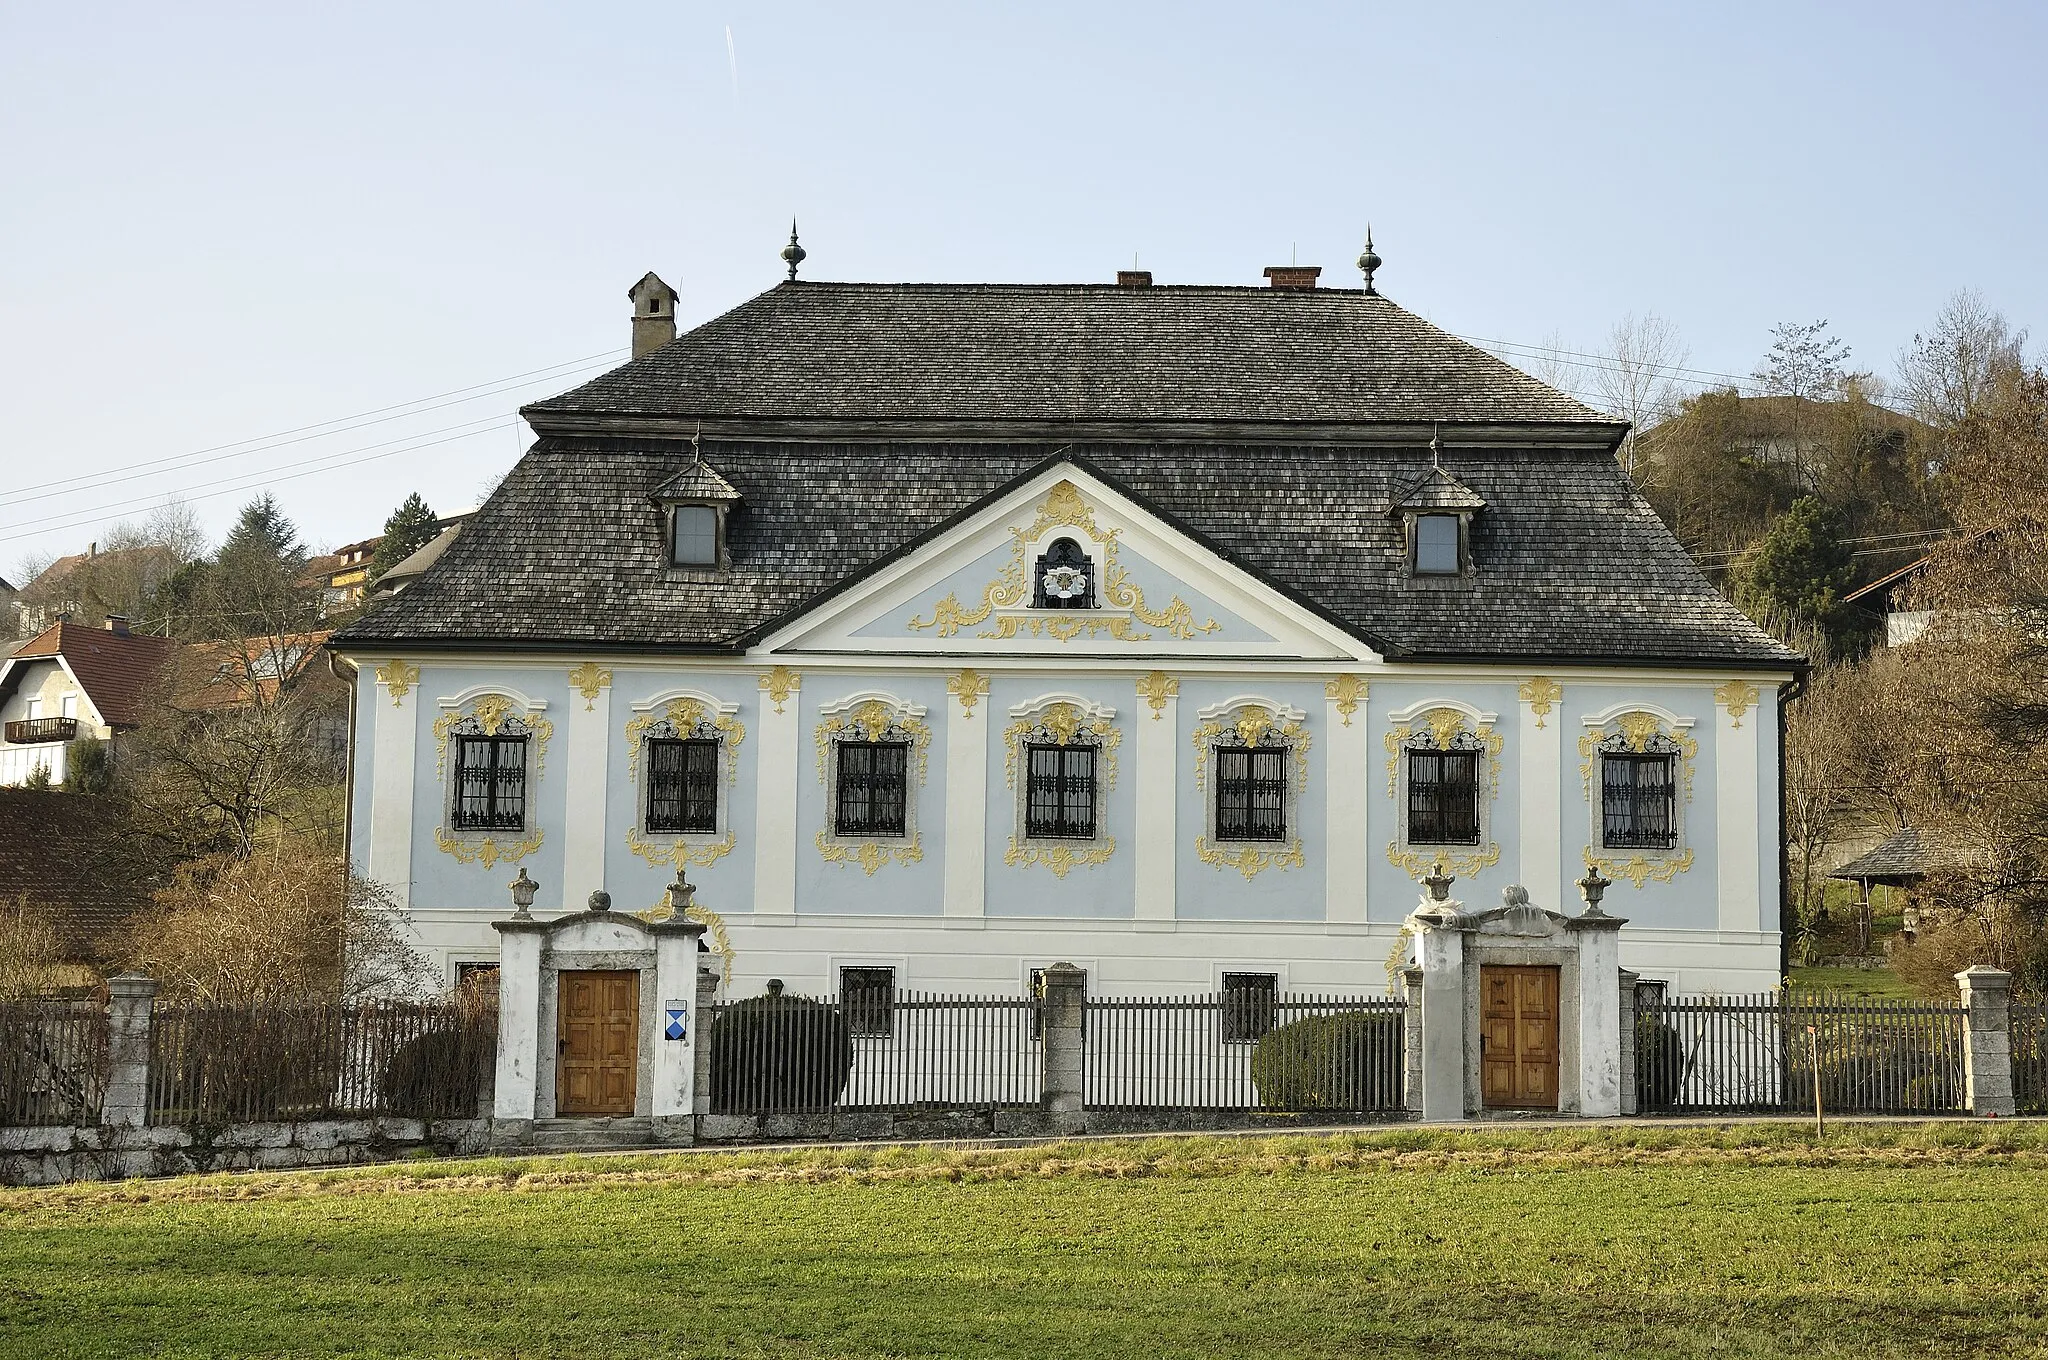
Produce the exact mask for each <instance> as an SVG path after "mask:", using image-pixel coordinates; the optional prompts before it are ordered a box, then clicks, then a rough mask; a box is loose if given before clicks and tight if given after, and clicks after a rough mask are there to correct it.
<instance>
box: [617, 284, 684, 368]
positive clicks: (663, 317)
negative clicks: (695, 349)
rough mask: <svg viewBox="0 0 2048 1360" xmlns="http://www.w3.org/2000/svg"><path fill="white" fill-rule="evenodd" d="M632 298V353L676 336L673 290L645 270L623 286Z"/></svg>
mask: <svg viewBox="0 0 2048 1360" xmlns="http://www.w3.org/2000/svg"><path fill="white" fill-rule="evenodd" d="M626 296H627V297H629V298H631V299H632V300H633V357H634V358H635V359H637V358H639V357H640V356H641V355H643V354H645V353H647V352H648V351H649V350H656V349H660V348H661V347H662V346H663V345H666V344H667V343H668V342H669V341H671V340H673V339H675V338H676V296H677V294H676V290H675V289H673V288H671V287H669V286H668V285H667V284H665V283H663V282H662V281H661V277H660V275H658V274H647V275H645V276H643V277H642V278H641V280H640V282H638V283H636V284H634V285H633V286H632V287H631V288H629V289H627V290H626Z"/></svg>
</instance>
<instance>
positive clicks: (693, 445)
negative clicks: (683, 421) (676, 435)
mask: <svg viewBox="0 0 2048 1360" xmlns="http://www.w3.org/2000/svg"><path fill="white" fill-rule="evenodd" d="M703 439H704V422H703V421H701V420H700V421H698V422H697V432H696V433H695V434H693V435H691V436H690V461H691V462H692V463H696V464H701V463H703V461H704V444H703Z"/></svg>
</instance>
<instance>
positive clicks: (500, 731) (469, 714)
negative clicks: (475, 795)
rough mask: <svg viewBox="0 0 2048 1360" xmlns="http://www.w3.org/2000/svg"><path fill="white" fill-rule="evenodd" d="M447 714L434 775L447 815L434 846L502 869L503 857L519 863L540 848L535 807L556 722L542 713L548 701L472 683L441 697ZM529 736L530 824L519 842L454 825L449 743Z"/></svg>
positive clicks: (439, 726)
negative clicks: (474, 738)
mask: <svg viewBox="0 0 2048 1360" xmlns="http://www.w3.org/2000/svg"><path fill="white" fill-rule="evenodd" d="M436 704H437V706H438V707H440V708H441V709H442V710H443V712H442V714H441V716H440V717H438V718H436V719H434V779H435V781H436V782H437V783H439V784H440V786H441V819H440V824H439V825H438V826H436V827H435V828H434V845H435V848H437V849H439V850H440V851H441V852H442V853H443V854H446V855H451V856H453V857H454V859H455V862H456V863H458V864H482V865H483V866H484V868H486V869H492V868H496V867H497V865H498V864H499V862H500V861H503V862H504V863H507V864H517V863H519V862H520V861H521V860H523V859H525V858H526V857H527V856H528V855H531V854H533V853H535V852H536V851H538V850H539V849H540V847H541V841H542V839H543V832H542V830H541V827H540V823H539V819H538V818H537V817H536V815H535V809H536V808H537V807H538V806H539V802H540V799H539V789H540V782H541V779H542V777H543V776H544V775H545V773H546V771H547V753H548V741H549V739H550V738H552V737H553V736H554V735H555V725H554V723H553V722H551V721H549V720H548V719H547V718H545V717H543V716H541V715H542V714H543V713H545V712H546V711H547V706H548V701H547V700H545V699H532V698H528V697H527V696H526V695H524V694H522V693H520V692H519V691H518V690H516V689H512V688H511V687H509V686H505V685H471V686H470V687H469V688H468V689H465V690H463V691H462V692H461V693H459V694H452V695H448V696H446V697H444V698H441V699H439V700H436ZM459 736H479V737H501V736H514V737H516V736H524V737H527V738H528V739H529V740H530V741H531V742H532V744H533V758H532V759H531V760H530V761H528V762H527V767H526V799H525V804H526V806H525V809H524V811H525V814H526V823H525V826H524V827H523V828H522V829H521V831H520V833H519V837H518V839H516V840H511V841H503V840H500V839H499V837H501V836H506V835H508V834H509V833H507V832H504V831H459V830H456V829H455V827H454V822H455V816H454V807H455V794H456V790H455V788H454V786H453V785H452V784H451V783H450V781H449V779H448V743H449V741H450V740H451V739H452V738H454V737H459Z"/></svg>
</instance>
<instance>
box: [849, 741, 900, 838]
mask: <svg viewBox="0 0 2048 1360" xmlns="http://www.w3.org/2000/svg"><path fill="white" fill-rule="evenodd" d="M838 755H839V760H838V768H839V773H838V789H837V793H838V798H837V803H836V811H835V812H834V815H833V830H834V832H835V834H837V835H841V836H901V835H903V834H905V826H906V820H907V817H908V814H909V810H910V743H909V742H903V741H842V742H840V743H839V751H838Z"/></svg>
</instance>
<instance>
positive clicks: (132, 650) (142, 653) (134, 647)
mask: <svg viewBox="0 0 2048 1360" xmlns="http://www.w3.org/2000/svg"><path fill="white" fill-rule="evenodd" d="M177 646H178V644H177V643H175V642H173V641H171V640H170V639H169V638H159V637H145V636H144V635H142V634H140V633H128V634H121V633H116V632H114V631H112V630H111V629H106V628H87V627H86V626H85V625H83V624H79V623H69V622H62V623H53V624H51V625H50V626H49V627H48V628H45V629H44V630H43V631H42V632H40V633H38V634H36V635H35V636H34V637H33V638H31V639H29V641H28V642H27V643H25V644H24V645H23V646H22V648H21V650H20V651H18V652H16V653H15V654H14V655H13V656H12V657H11V658H9V659H10V660H14V661H28V660H32V659H34V658H36V657H45V656H61V657H63V658H64V664H65V665H67V666H69V667H70V668H71V673H72V674H73V675H75V676H77V677H78V683H79V684H81V685H83V686H84V687H85V693H86V696H87V697H88V698H90V699H91V700H92V706H93V707H94V708H96V709H98V710H99V714H100V717H101V718H103V719H104V720H105V721H106V722H108V723H109V724H111V725H113V726H116V727H132V726H134V725H135V724H136V723H139V722H140V721H142V712H143V708H144V706H145V703H146V701H147V699H148V696H149V690H150V687H151V686H152V685H153V684H155V683H156V681H157V679H158V678H159V677H160V676H161V675H162V674H163V668H164V663H165V661H167V660H168V659H169V658H170V656H171V654H172V653H173V652H174V651H176V650H177Z"/></svg>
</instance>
